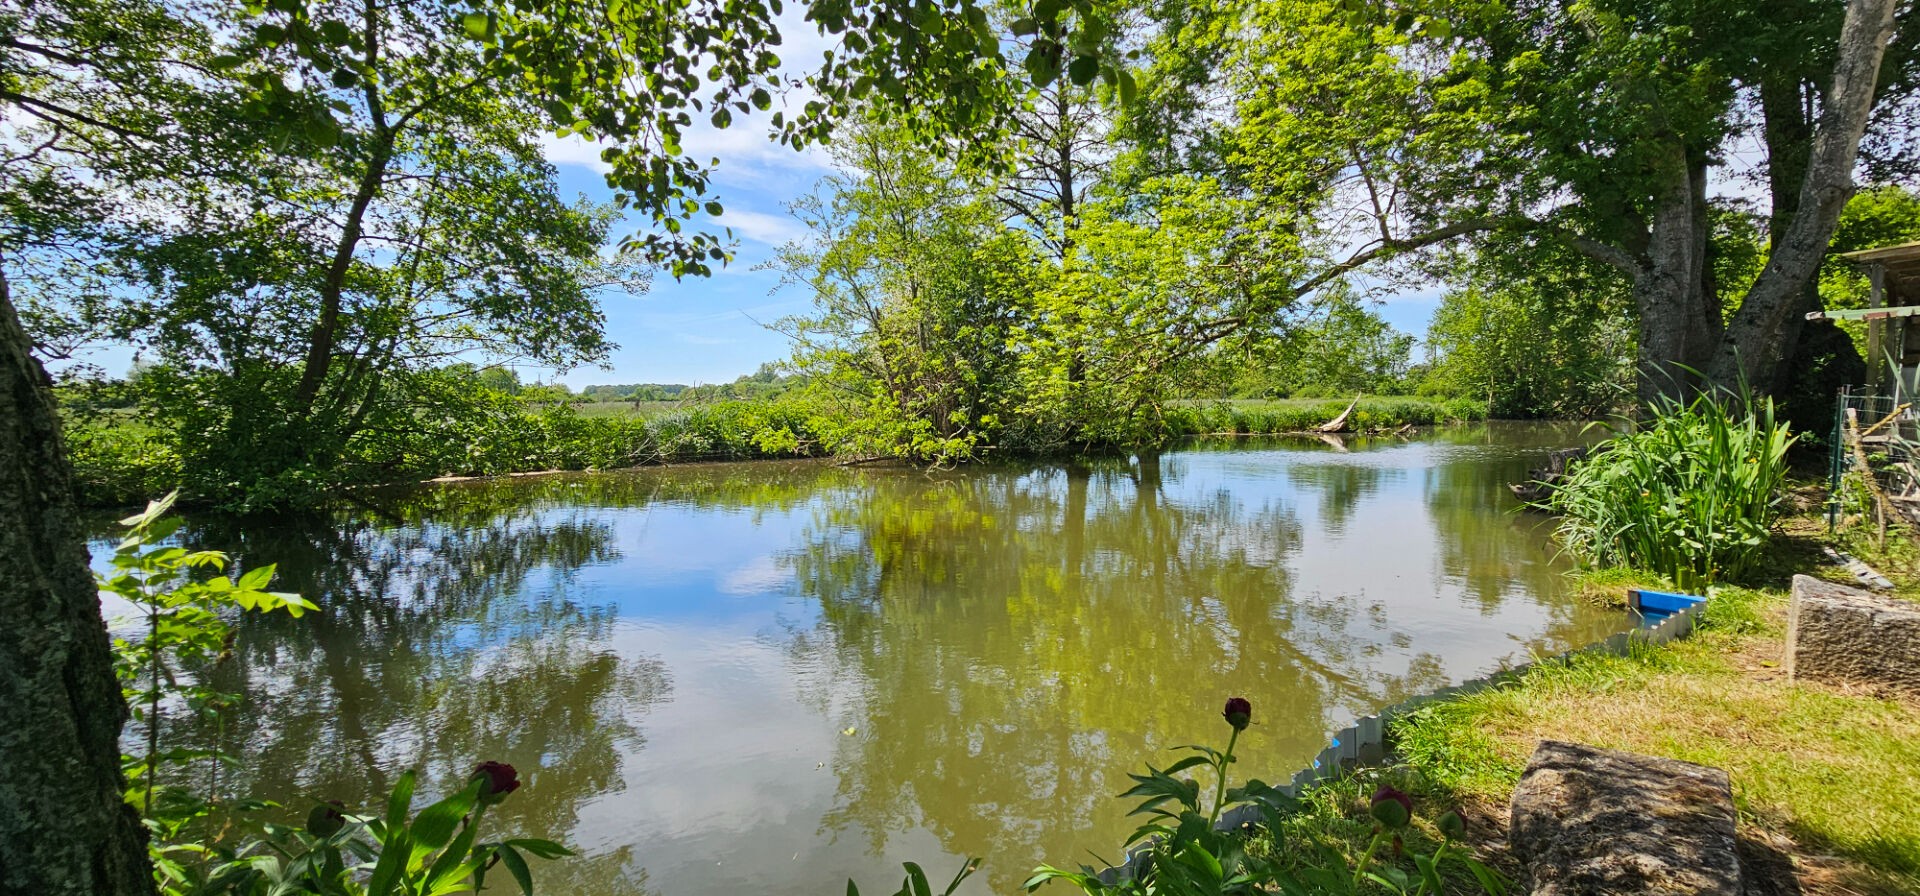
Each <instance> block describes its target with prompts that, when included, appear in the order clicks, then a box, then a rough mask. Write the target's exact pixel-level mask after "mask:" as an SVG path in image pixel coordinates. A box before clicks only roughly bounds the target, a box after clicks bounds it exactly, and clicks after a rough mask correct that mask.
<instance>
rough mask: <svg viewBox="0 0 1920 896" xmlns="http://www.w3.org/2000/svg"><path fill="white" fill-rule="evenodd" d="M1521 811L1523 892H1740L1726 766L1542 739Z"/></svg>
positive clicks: (1669, 895) (1546, 895)
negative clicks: (1528, 885)
mask: <svg viewBox="0 0 1920 896" xmlns="http://www.w3.org/2000/svg"><path fill="white" fill-rule="evenodd" d="M1512 812H1513V816H1512V817H1513V824H1512V829H1511V831H1510V832H1509V835H1508V842H1509V843H1510V844H1511V846H1512V848H1513V853H1514V857H1515V858H1516V859H1518V860H1519V862H1520V864H1521V867H1522V868H1523V869H1525V875H1526V878H1527V882H1530V886H1531V887H1532V889H1531V890H1526V889H1522V890H1520V891H1519V892H1531V893H1532V894H1534V896H1614V894H1621V896H1624V894H1629V893H1631V894H1636V896H1651V894H1662V896H1681V894H1688V896H1693V894H1699V896H1708V894H1712V896H1739V894H1740V892H1741V885H1740V858H1739V851H1738V850H1739V846H1738V841H1737V839H1736V837H1735V833H1734V809H1733V789H1732V787H1731V786H1730V785H1729V783H1728V781H1727V773H1726V772H1724V771H1721V770H1720V769H1716V768H1708V767H1706V766H1702V765H1694V764H1693V763H1690V762H1680V761H1678V760H1674V759H1661V758H1657V757H1653V756H1640V755H1636V754H1633V753H1622V752H1619V751H1617V750H1603V749H1600V748H1598V747H1589V746H1584V745H1580V744H1569V743H1561V742H1559V741H1542V742H1541V743H1540V746H1539V748H1538V749H1536V750H1535V751H1534V753H1533V758H1532V759H1531V760H1530V761H1528V763H1527V770H1526V772H1525V773H1524V774H1523V775H1521V778H1520V786H1519V787H1517V788H1515V790H1514V792H1513V807H1512ZM1523 883H1524V882H1523Z"/></svg>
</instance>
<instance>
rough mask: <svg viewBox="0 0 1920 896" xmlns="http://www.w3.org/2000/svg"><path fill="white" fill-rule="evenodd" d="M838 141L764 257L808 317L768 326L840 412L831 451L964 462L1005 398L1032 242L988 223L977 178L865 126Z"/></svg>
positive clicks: (996, 425)
mask: <svg viewBox="0 0 1920 896" xmlns="http://www.w3.org/2000/svg"><path fill="white" fill-rule="evenodd" d="M839 147H840V148H839V150H838V152H839V161H840V163H841V165H842V166H843V172H844V173H843V174H841V175H839V176H836V177H833V178H829V180H828V182H827V184H826V190H827V191H828V194H827V195H824V196H815V197H812V198H810V199H807V200H803V201H802V202H800V203H798V204H797V205H796V206H795V208H794V212H795V214H797V215H798V216H799V217H800V218H801V220H802V221H803V222H805V223H806V224H807V225H808V227H809V228H810V229H811V231H812V236H811V237H810V239H809V240H807V241H805V242H801V243H796V244H792V245H789V246H787V247H785V248H784V249H782V250H781V252H780V253H779V255H778V257H777V258H776V259H775V261H774V262H773V264H774V265H775V266H776V267H777V268H779V269H780V270H781V271H782V272H783V273H784V274H785V276H786V278H787V279H788V280H789V281H790V282H797V283H803V284H805V285H806V286H808V287H810V288H811V289H812V290H813V293H814V303H815V308H816V313H815V314H814V315H812V316H808V317H797V318H789V319H788V320H786V321H784V322H783V323H782V327H783V328H784V329H786V331H787V332H788V333H789V334H790V335H791V336H792V337H793V339H794V344H795V354H794V364H795V366H796V368H797V369H798V370H799V371H800V372H801V373H802V374H805V375H807V376H809V377H810V382H811V387H812V388H813V389H814V390H816V392H818V393H822V394H825V395H827V396H829V397H831V398H837V399H840V400H842V401H844V402H845V403H846V404H847V405H849V406H850V411H849V413H848V415H847V416H848V419H849V422H848V423H847V424H846V425H845V427H844V430H845V431H844V432H842V433H840V434H839V435H838V437H837V438H838V441H840V442H841V443H842V444H841V446H840V447H841V448H842V449H844V450H851V451H854V452H858V453H876V454H884V455H895V456H902V457H912V458H917V459H922V460H932V461H948V460H959V459H967V458H971V457H973V456H974V455H975V454H976V453H977V452H978V451H980V450H981V449H983V448H984V447H986V446H987V445H990V444H992V440H993V438H994V436H995V435H996V433H997V432H998V431H999V429H1000V427H1001V426H1002V422H1003V418H1004V417H1005V415H1006V414H1007V412H1008V411H1009V410H1010V403H1011V401H1012V400H1013V396H1014V393H1015V383H1014V379H1015V375H1016V368H1015V355H1014V353H1013V352H1012V351H1011V350H1010V346H1011V343H1012V342H1013V340H1014V339H1015V338H1016V337H1017V336H1018V335H1019V334H1020V333H1021V331H1022V328H1023V325H1024V322H1025V321H1026V319H1027V318H1028V315H1029V309H1028V306H1029V297H1030V295H1031V293H1032V291H1033V277H1034V275H1035V273H1036V271H1037V269H1038V267H1037V265H1038V262H1037V259H1036V249H1035V246H1034V245H1033V241H1032V240H1031V239H1029V238H1028V237H1027V236H1026V235H1025V234H1023V233H1020V232H1017V231H1014V230H1010V229H1008V228H1006V227H1004V226H1002V223H1001V217H1000V213H999V210H998V208H996V206H995V204H994V202H993V200H992V198H991V194H990V192H989V190H988V187H987V186H986V185H985V184H984V183H983V182H982V181H981V179H980V178H979V177H978V176H977V175H975V174H973V173H971V172H969V171H968V170H967V169H966V168H964V167H961V166H958V165H956V164H955V163H952V162H948V161H944V160H941V159H939V158H937V157H934V156H930V155H929V154H927V153H926V152H925V151H924V150H923V148H922V147H921V146H920V145H919V144H918V143H916V142H915V141H914V140H913V138H912V135H911V133H910V132H909V131H907V130H904V129H899V128H891V127H887V126H885V125H879V124H874V125H870V126H867V127H864V128H861V129H859V130H857V131H856V132H855V133H854V134H853V135H852V137H851V138H850V139H847V140H844V141H842V142H841V143H840V144H839Z"/></svg>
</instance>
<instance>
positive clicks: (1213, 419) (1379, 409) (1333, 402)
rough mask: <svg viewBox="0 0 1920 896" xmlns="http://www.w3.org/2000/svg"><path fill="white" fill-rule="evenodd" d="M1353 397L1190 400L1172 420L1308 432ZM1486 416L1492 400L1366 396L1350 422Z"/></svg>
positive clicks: (1178, 429)
mask: <svg viewBox="0 0 1920 896" xmlns="http://www.w3.org/2000/svg"><path fill="white" fill-rule="evenodd" d="M1350 401H1351V399H1331V398H1328V399H1313V398H1287V399H1269V400H1220V401H1188V402H1180V403H1177V404H1175V405H1174V406H1173V407H1172V408H1170V409H1169V412H1168V414H1167V419H1168V422H1169V425H1170V426H1171V427H1172V429H1173V430H1174V433H1173V434H1174V435H1176V436H1194V435H1261V434H1268V433H1291V432H1306V431H1309V430H1312V429H1314V428H1316V427H1318V426H1320V425H1321V424H1323V423H1326V422H1328V421H1330V420H1332V419H1333V418H1335V417H1338V416H1339V415H1340V412H1341V411H1344V410H1346V408H1347V404H1348V403H1349V402H1350ZM1486 418H1487V407H1486V404H1485V403H1484V402H1477V401H1474V400H1472V399H1454V400H1450V401H1434V400H1432V399H1426V398H1406V397H1395V396H1383V397H1367V398H1362V399H1361V400H1360V403H1359V404H1358V405H1356V406H1355V407H1354V409H1353V415H1352V416H1351V417H1349V418H1348V421H1347V423H1348V429H1350V430H1354V431H1367V430H1386V429H1399V428H1400V427H1402V426H1408V425H1412V426H1435V425H1440V424H1445V423H1455V422H1465V421H1475V420H1485V419H1486Z"/></svg>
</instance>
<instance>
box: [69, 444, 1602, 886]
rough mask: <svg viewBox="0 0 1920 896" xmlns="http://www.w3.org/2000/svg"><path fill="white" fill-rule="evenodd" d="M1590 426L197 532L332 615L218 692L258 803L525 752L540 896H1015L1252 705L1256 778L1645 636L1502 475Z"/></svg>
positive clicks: (764, 468)
mask: <svg viewBox="0 0 1920 896" xmlns="http://www.w3.org/2000/svg"><path fill="white" fill-rule="evenodd" d="M1578 440H1579V435H1578V431H1577V430H1575V429H1572V428H1567V427H1554V426H1544V425H1520V424H1491V425H1485V426H1476V427H1468V428H1457V429H1450V430H1443V431H1440V432H1437V433H1434V434H1431V435H1427V436H1423V437H1421V438H1419V439H1416V440H1413V441H1401V440H1393V439H1386V440H1374V441H1364V440H1359V441H1352V442H1349V443H1348V444H1347V445H1345V446H1343V447H1344V450H1340V449H1336V448H1335V447H1334V446H1331V445H1325V444H1321V443H1318V442H1312V441H1298V440H1296V441H1239V442H1229V443H1205V444H1201V445H1197V446H1193V447H1190V448H1187V449H1184V450H1180V451H1174V452H1169V453H1167V454H1165V455H1163V456H1162V457H1161V458H1160V459H1159V461H1158V462H1157V463H1153V462H1147V463H1142V462H1140V461H1138V460H1113V461H1105V462H1088V463H1086V464H1084V465H1073V466H1069V465H1060V464H1053V465H1026V466H1008V467H995V468H985V469H980V468H975V469H967V470H962V471H955V472H944V473H932V474H929V473H924V472H921V471H918V470H912V469H899V468H880V467H863V468H839V467H834V466H830V465H826V464H822V463H739V464H725V465H712V466H688V467H673V468H659V469H651V470H644V471H637V472H623V473H600V474H579V475H564V476H543V477H526V478H517V479H510V480H504V481H496V482H486V483H461V484H448V485H438V486H432V487H426V488H422V489H418V490H412V491H409V492H406V493H404V494H400V495H395V496H388V497H384V498H373V499H370V500H368V501H366V502H365V503H364V504H363V505H362V506H360V507H359V508H358V509H356V510H353V511H349V512H341V513H338V514H333V515H328V516H325V517H322V518H314V519H303V520H282V521H274V522H272V523H270V524H263V523H262V522H261V521H259V520H251V521H246V522H238V521H223V520H215V519H201V520H194V521H192V522H193V525H192V526H190V527H189V529H188V530H187V531H188V534H187V536H186V537H187V538H188V540H190V541H193V542H195V543H198V544H200V545H204V546H207V547H216V548H222V549H225V550H228V551H230V552H232V553H235V554H237V555H239V556H240V557H241V558H242V559H243V562H251V563H264V562H277V563H279V566H280V571H281V578H280V579H279V580H278V583H277V584H278V586H279V587H280V588H282V589H285V590H296V591H299V592H302V593H304V594H306V595H308V596H309V597H311V598H313V599H315V600H317V601H318V602H319V603H320V604H321V605H322V606H323V607H324V608H325V612H323V613H320V614H317V615H316V614H310V615H309V616H307V617H306V618H304V619H299V620H292V619H271V620H258V619H256V620H249V621H247V622H246V623H245V624H243V626H242V627H241V629H240V633H239V638H238V640H237V643H236V645H235V650H234V659H233V660H232V661H231V662H229V663H227V664H226V665H224V666H223V667H221V669H219V670H218V671H217V672H216V673H215V676H216V681H215V683H216V684H217V685H219V686H222V687H225V688H226V689H228V690H231V691H234V692H238V693H240V694H241V695H243V702H242V705H241V706H240V707H239V709H238V710H237V712H236V713H235V717H234V718H233V719H232V720H231V721H229V722H228V723H227V726H226V728H225V730H224V731H223V732H220V733H219V736H220V738H221V739H222V740H223V742H224V743H225V744H226V745H227V748H228V749H229V750H230V751H231V752H233V753H234V754H235V755H237V756H240V757H241V758H242V762H243V769H242V771H241V773H240V775H239V780H238V782H237V786H238V787H239V788H240V789H241V790H242V791H245V792H249V793H253V794H257V795H263V796H279V797H282V798H286V797H289V796H292V795H300V796H312V797H324V798H336V799H342V800H345V801H346V802H347V803H348V805H350V806H354V807H368V808H371V807H372V806H374V805H375V804H376V801H377V799H378V797H379V795H380V794H383V793H384V792H385V791H386V790H387V789H388V788H389V787H390V786H391V785H392V783H393V781H394V780H395V778H396V776H397V775H398V774H399V773H400V772H402V771H404V770H406V769H409V768H413V769H420V770H422V771H423V775H424V779H425V781H426V782H427V784H428V787H427V789H428V791H430V792H432V793H438V792H444V791H445V789H446V788H447V787H448V786H450V785H454V784H457V783H458V782H460V781H461V780H462V779H463V778H464V777H465V775H466V774H467V773H468V772H469V771H470V770H471V769H472V767H473V765H474V764H475V763H476V762H477V761H478V760H481V759H499V760H503V761H506V762H510V763H513V764H514V765H516V766H518V767H519V768H520V770H521V774H522V777H523V779H524V780H525V781H526V786H525V787H524V788H523V789H522V790H521V791H520V792H518V793H516V794H514V796H513V797H512V798H511V799H510V800H509V801H508V802H507V803H506V804H505V805H504V806H503V807H502V809H501V810H499V811H498V812H497V813H496V814H495V816H491V817H497V818H498V819H500V820H501V822H502V823H503V824H504V825H505V827H506V828H508V829H512V830H516V831H520V832H525V833H527V834H530V835H539V836H550V837H554V838H556V839H561V840H564V841H566V842H567V843H569V844H570V845H572V846H574V847H575V848H576V849H578V850H580V851H581V853H582V856H581V857H577V858H573V859H568V860H564V861H560V862H554V863H543V864H542V865H541V866H540V867H538V868H536V878H537V879H539V880H541V881H542V884H543V885H542V887H541V889H542V890H544V891H546V892H551V893H580V894H594V896H598V894H618V893H658V894H671V896H679V894H720V893H728V894H733V893H750V892H777V893H796V894H798V893H814V894H823V896H824V894H833V893H840V892H843V891H844V889H845V881H846V879H847V878H848V877H849V876H853V877H855V878H856V879H858V880H859V881H860V882H861V883H862V884H863V887H865V888H866V889H868V891H869V892H874V891H879V888H880V887H881V886H882V885H884V884H887V883H889V882H890V881H897V880H898V863H899V862H900V861H903V860H911V861H917V862H920V863H921V864H922V865H924V866H926V867H927V868H928V869H929V872H930V874H931V875H932V876H935V877H939V878H942V879H944V878H945V877H946V876H947V875H950V874H951V873H952V871H953V870H954V869H956V868H957V867H958V865H959V863H960V861H961V858H962V857H963V856H968V855H979V856H985V857H987V863H986V866H985V869H984V871H983V873H982V874H980V875H979V876H977V877H976V878H975V883H977V886H973V888H972V890H971V892H976V893H977V892H988V891H992V892H999V893H1013V892H1017V890H1018V884H1019V882H1020V881H1021V880H1023V879H1024V878H1025V876H1026V873H1027V871H1029V870H1030V869H1031V868H1032V867H1033V865H1034V864H1036V863H1037V862H1040V861H1049V862H1054V863H1057V864H1076V863H1079V862H1083V861H1089V862H1090V861H1093V860H1092V857H1091V854H1092V853H1094V852H1098V853H1099V854H1101V855H1106V856H1112V855H1114V854H1116V853H1117V852H1118V846H1119V843H1120V840H1121V839H1122V838H1123V837H1124V836H1125V834H1126V832H1128V831H1130V830H1131V829H1132V827H1133V825H1132V824H1130V823H1129V822H1128V820H1127V819H1126V818H1125V812H1126V811H1127V809H1128V808H1129V806H1128V805H1127V804H1126V803H1123V802H1122V801H1119V800H1115V799H1112V796H1113V795H1114V794H1116V793H1119V792H1120V791H1122V790H1124V789H1126V787H1127V786H1129V782H1127V781H1126V778H1125V775H1126V773H1127V772H1128V771H1130V770H1137V769H1138V767H1139V766H1140V764H1141V763H1142V762H1143V761H1145V760H1153V761H1154V762H1155V763H1156V764H1165V763H1166V762H1167V761H1169V760H1170V758H1171V757H1172V756H1173V754H1172V753H1170V752H1168V748H1170V747H1173V746H1175V745H1179V744H1185V743H1194V742H1200V743H1212V744H1216V745H1221V744H1223V743H1224V740H1225V737H1224V735H1225V734H1226V733H1227V727H1226V725H1225V723H1224V722H1222V721H1221V720H1220V716H1219V712H1220V705H1221V703H1222V702H1223V701H1224V700H1225V698H1226V697H1228V696H1231V695H1244V696H1246V697H1248V698H1250V699H1251V700H1252V701H1253V705H1254V707H1255V710H1254V718H1255V721H1256V724H1255V726H1254V727H1253V728H1252V729H1251V730H1250V731H1249V732H1248V734H1247V735H1246V736H1244V737H1243V738H1242V739H1241V749H1240V754H1241V756H1242V757H1243V760H1244V761H1243V763H1242V764H1240V765H1239V766H1238V768H1239V769H1240V770H1241V774H1243V775H1256V776H1260V777H1264V778H1266V779H1268V780H1274V781H1281V780H1284V779H1285V778H1286V777H1287V776H1288V775H1290V774H1291V773H1292V772H1293V770H1294V769H1296V768H1298V767H1299V766H1300V765H1301V764H1302V763H1303V762H1305V761H1306V760H1307V759H1308V758H1309V757H1311V756H1312V755H1313V754H1314V753H1315V752H1317V751H1318V750H1319V749H1320V748H1321V747H1323V746H1325V743H1326V738H1327V736H1328V733H1329V732H1330V731H1332V730H1333V729H1335V728H1337V727H1340V726H1342V725H1344V724H1347V723H1348V722H1350V721H1351V720H1352V719H1353V718H1355V717H1357V716H1359V715H1363V714H1366V713H1368V712H1371V711H1372V710H1374V709H1377V708H1379V707H1381V706H1383V705H1385V704H1388V703H1391V702H1394V701H1397V700H1399V699H1401V698H1403V697H1406V696H1409V695H1412V694H1414V693H1417V692H1421V691H1425V690H1428V689H1431V688H1434V687H1437V686H1441V685H1444V684H1446V683H1449V682H1453V681H1457V680H1460V679H1463V678H1467V677H1470V676H1472V675H1474V674H1476V673H1480V672H1484V671H1487V670H1490V669H1493V668H1495V667H1497V666H1499V665H1501V664H1503V663H1510V662H1513V661H1516V660H1519V659H1523V658H1525V657H1526V656H1527V655H1528V654H1529V653H1530V652H1535V651H1539V652H1553V651H1559V650H1562V649H1565V648H1567V647H1570V646H1575V645H1577V644H1581V643H1585V642H1586V641H1589V640H1592V639H1594V638H1596V637H1599V636H1602V635H1605V634H1606V633H1608V632H1611V631H1615V630H1618V629H1620V628H1623V627H1625V626H1626V625H1627V622H1626V620H1625V619H1624V618H1623V617H1622V616H1621V615H1620V614H1618V613H1614V612H1609V611H1605V610H1601V609H1597V608H1594V607H1591V606H1588V605H1585V604H1583V603H1582V602H1580V601H1579V600H1577V599H1576V598H1575V597H1573V596H1572V595H1571V594H1570V593H1569V589H1568V588H1567V586H1566V583H1565V581H1564V577H1563V573H1564V572H1565V570H1566V567H1565V565H1564V564H1563V563H1562V562H1560V561H1559V560H1558V558H1557V557H1556V552H1555V549H1554V547H1553V545H1552V544H1551V542H1550V541H1549V540H1548V532H1547V527H1546V525H1545V524H1544V520H1542V519H1540V518H1539V517H1537V516H1533V515H1528V514H1523V513H1518V512H1516V504H1515V501H1514V500H1513V499H1512V497H1511V496H1509V495H1508V494H1507V492H1506V489H1505V488H1504V486H1503V483H1505V482H1507V481H1509V480H1513V479H1516V478H1519V477H1521V476H1522V475H1523V473H1524V471H1525V469H1526V468H1527V467H1528V465H1529V464H1530V463H1533V462H1537V461H1538V460H1539V459H1540V458H1541V457H1542V456H1543V455H1544V454H1545V453H1546V451H1547V450H1549V449H1550V448H1553V447H1560V446H1564V445H1567V444H1570V443H1573V442H1576V441H1578ZM101 548H102V546H101V545H96V554H98V553H100V552H101ZM182 733H183V734H184V733H186V732H182ZM212 734H213V733H212V732H201V733H199V735H206V736H211V735H212ZM289 802H298V797H295V798H294V799H292V800H289ZM885 892H891V888H890V887H889V888H888V889H887V890H885Z"/></svg>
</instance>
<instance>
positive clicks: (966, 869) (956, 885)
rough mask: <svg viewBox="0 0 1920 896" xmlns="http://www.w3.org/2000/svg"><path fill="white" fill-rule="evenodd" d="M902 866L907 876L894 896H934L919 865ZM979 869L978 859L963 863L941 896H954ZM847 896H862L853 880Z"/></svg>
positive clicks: (908, 863)
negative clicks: (963, 882)
mask: <svg viewBox="0 0 1920 896" xmlns="http://www.w3.org/2000/svg"><path fill="white" fill-rule="evenodd" d="M901 865H902V867H904V868H906V870H907V876H906V877H905V878H903V879H902V880H901V881H900V889H899V890H897V891H895V892H894V894H893V896H933V886H932V885H931V884H930V883H928V881H927V873H926V872H925V871H922V870H921V869H920V866H919V865H917V864H914V863H913V862H903V863H901ZM979 867H980V860H978V859H968V860H966V861H965V862H963V863H962V864H961V865H960V871H959V873H958V874H955V875H954V876H953V880H952V881H950V882H949V883H948V884H947V888H946V889H944V890H941V891H940V896H953V893H954V891H956V890H958V889H960V884H961V882H962V881H965V880H966V879H967V878H968V877H970V876H972V874H973V872H974V871H975V870H977V869H978V868H979ZM847 896H860V888H859V887H857V886H855V885H854V883H853V881H851V880H849V881H847Z"/></svg>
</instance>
